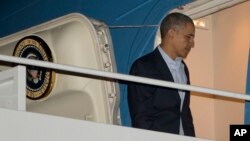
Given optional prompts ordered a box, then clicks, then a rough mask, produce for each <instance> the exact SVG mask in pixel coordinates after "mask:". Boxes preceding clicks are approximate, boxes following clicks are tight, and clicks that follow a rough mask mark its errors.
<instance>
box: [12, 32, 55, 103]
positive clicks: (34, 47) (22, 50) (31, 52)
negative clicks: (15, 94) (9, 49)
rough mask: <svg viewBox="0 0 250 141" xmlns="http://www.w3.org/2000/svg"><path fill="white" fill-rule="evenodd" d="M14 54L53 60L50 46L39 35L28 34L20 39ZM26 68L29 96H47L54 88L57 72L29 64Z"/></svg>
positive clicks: (40, 97)
mask: <svg viewBox="0 0 250 141" xmlns="http://www.w3.org/2000/svg"><path fill="white" fill-rule="evenodd" d="M13 56H17V57H22V58H28V59H35V60H42V61H50V62H53V57H52V53H51V51H50V48H49V47H48V45H47V44H46V42H45V41H44V40H43V39H41V38H40V37H37V36H27V37H24V38H22V39H21V40H19V42H18V43H17V44H16V46H15V50H14V52H13ZM26 70H27V79H26V80H27V86H26V89H27V93H26V96H27V98H29V99H32V100H39V99H42V98H45V97H47V96H48V95H49V94H50V92H51V90H52V88H53V84H54V80H55V72H54V71H52V70H50V69H46V68H40V67H35V66H27V67H26Z"/></svg>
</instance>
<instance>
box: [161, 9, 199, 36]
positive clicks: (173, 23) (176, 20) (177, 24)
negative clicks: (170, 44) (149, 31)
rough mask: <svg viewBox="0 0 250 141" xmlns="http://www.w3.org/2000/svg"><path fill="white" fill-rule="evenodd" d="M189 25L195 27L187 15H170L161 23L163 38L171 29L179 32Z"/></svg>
mask: <svg viewBox="0 0 250 141" xmlns="http://www.w3.org/2000/svg"><path fill="white" fill-rule="evenodd" d="M188 23H191V24H192V25H193V26H194V23H193V20H192V19H191V18H190V17H188V16H187V15H184V14H182V13H177V12H175V13H170V14H168V15H167V16H166V17H165V18H164V19H163V20H162V22H161V26H160V31H161V38H164V37H165V36H166V34H167V32H168V30H169V29H175V30H178V29H180V28H182V27H183V26H185V25H186V24H188Z"/></svg>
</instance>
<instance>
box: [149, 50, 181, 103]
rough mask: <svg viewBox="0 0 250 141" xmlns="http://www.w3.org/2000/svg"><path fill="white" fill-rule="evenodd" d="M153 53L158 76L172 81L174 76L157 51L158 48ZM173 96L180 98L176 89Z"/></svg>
mask: <svg viewBox="0 0 250 141" xmlns="http://www.w3.org/2000/svg"><path fill="white" fill-rule="evenodd" d="M153 55H154V64H155V66H156V69H157V70H158V71H159V74H160V78H161V79H162V80H165V81H170V82H174V78H173V76H172V74H171V72H170V69H169V67H168V65H167V64H166V62H165V61H164V59H163V58H162V56H161V53H160V52H159V50H158V48H156V49H155V50H154V52H153ZM175 92H176V93H175V94H174V97H176V98H177V99H178V100H180V95H179V93H178V91H175Z"/></svg>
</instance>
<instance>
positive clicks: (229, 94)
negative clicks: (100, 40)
mask: <svg viewBox="0 0 250 141" xmlns="http://www.w3.org/2000/svg"><path fill="white" fill-rule="evenodd" d="M0 60H1V61H4V62H10V63H16V64H23V65H30V66H37V67H43V68H48V69H53V70H61V71H64V72H70V73H78V74H88V75H92V76H99V77H104V78H112V79H117V80H125V81H131V82H137V83H143V84H149V85H154V86H161V87H170V88H175V89H181V90H188V91H196V92H202V93H203V94H209V95H217V96H224V97H230V98H236V99H242V100H250V95H246V94H241V93H235V92H229V91H222V90H216V89H211V88H205V87H199V86H193V85H184V84H178V83H174V82H169V81H163V80H158V79H152V78H145V77H139V76H132V75H127V74H121V73H113V72H106V71H100V70H95V69H89V68H83V67H76V66H70V65H63V64H57V63H52V62H46V61H39V60H32V59H26V58H20V57H13V56H7V55H0Z"/></svg>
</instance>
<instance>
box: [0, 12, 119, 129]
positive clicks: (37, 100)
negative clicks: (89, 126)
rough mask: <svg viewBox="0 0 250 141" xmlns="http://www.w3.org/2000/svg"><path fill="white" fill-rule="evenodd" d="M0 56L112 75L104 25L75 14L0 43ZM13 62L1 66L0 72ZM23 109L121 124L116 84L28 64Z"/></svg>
mask: <svg viewBox="0 0 250 141" xmlns="http://www.w3.org/2000/svg"><path fill="white" fill-rule="evenodd" d="M0 54H3V55H10V56H17V57H23V58H29V59H37V60H43V61H50V62H54V63H58V64H65V65H71V66H78V67H84V68H90V69H96V70H102V71H108V72H116V64H115V58H114V54H113V46H112V41H111V37H110V33H109V30H108V28H107V26H106V25H105V24H104V23H102V22H99V21H97V20H94V19H90V18H87V17H85V16H84V15H81V14H78V13H73V14H69V15H66V16H63V17H60V18H57V19H54V20H51V21H49V22H46V23H44V24H41V25H38V26H35V27H32V28H29V29H26V30H24V31H21V32H18V33H15V34H12V35H9V36H7V37H3V38H1V39H0ZM15 65H17V64H10V63H3V62H0V70H6V69H8V68H10V67H13V66H15ZM26 80H27V86H26V88H27V89H26V96H27V98H26V107H27V109H26V111H31V112H38V113H43V114H50V115H56V116H63V117H69V118H75V119H83V120H89V121H95V122H101V123H108V124H119V123H120V119H119V109H118V106H119V89H118V84H117V83H115V81H114V80H108V79H105V78H99V77H94V76H88V75H85V76H83V75H81V76H80V75H79V74H70V73H67V72H63V71H57V70H48V69H45V68H38V67H33V66H27V79H26Z"/></svg>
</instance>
